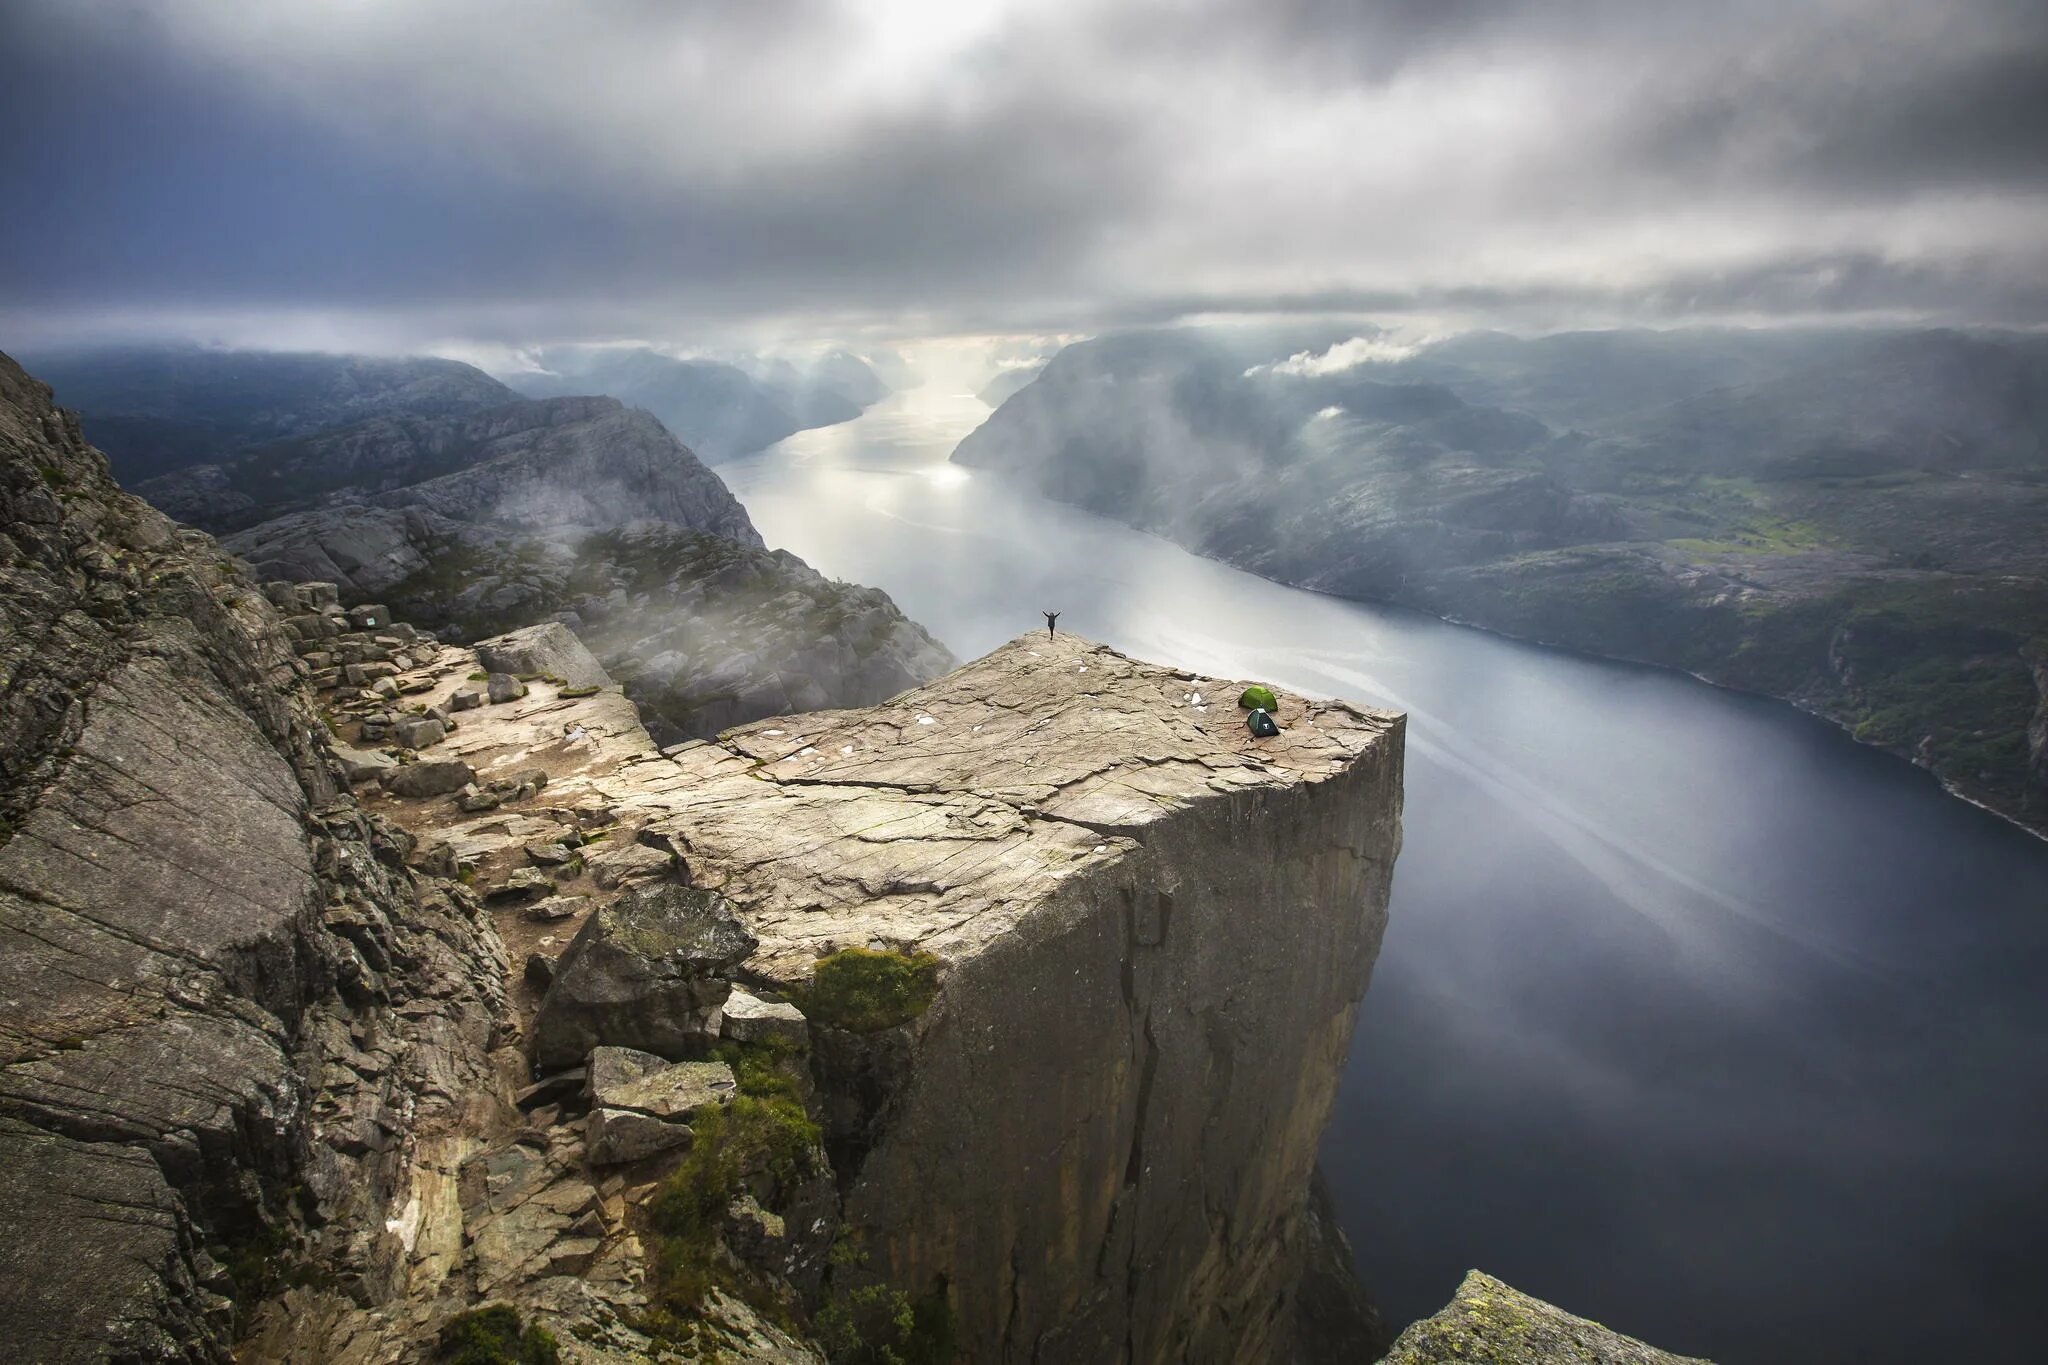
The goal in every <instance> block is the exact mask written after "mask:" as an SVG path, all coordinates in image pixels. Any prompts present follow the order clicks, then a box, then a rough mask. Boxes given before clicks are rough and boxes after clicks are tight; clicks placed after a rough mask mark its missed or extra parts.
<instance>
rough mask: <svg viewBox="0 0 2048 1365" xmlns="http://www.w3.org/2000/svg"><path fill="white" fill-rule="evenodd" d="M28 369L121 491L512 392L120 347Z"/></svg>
mask: <svg viewBox="0 0 2048 1365" xmlns="http://www.w3.org/2000/svg"><path fill="white" fill-rule="evenodd" d="M32 367H33V369H34V370H35V372H36V373H37V374H39V375H41V376H42V378H43V379H44V381H45V382H47V383H49V384H50V385H52V386H53V387H54V388H55V389H56V391H57V401H58V402H60V403H62V404H63V405H64V406H65V407H67V408H70V409H72V410H74V411H76V412H78V413H79V414H80V416H81V418H82V420H83V422H84V424H85V429H86V433H87V435H88V436H89V437H90V438H91V439H92V440H93V441H94V443H95V444H97V445H98V447H99V448H100V449H101V450H103V451H105V452H106V453H107V457H108V458H109V459H110V460H111V461H113V466H114V473H115V475H116V477H118V478H119V479H120V480H121V481H122V482H123V483H127V484H133V483H136V482H138V481H140V480H142V479H147V478H152V477H154V476H156V475H158V474H163V473H168V472H169V471H171V470H173V469H182V468H184V467H185V466H186V465H192V464H201V463H207V462H218V461H220V460H221V459H222V457H223V456H225V455H227V454H229V453H230V452H233V451H236V450H239V449H241V448H242V447H244V446H250V445H257V444H261V443H263V442H266V441H274V440H278V439H280V438H283V437H288V436H298V435H302V434H304V433H307V432H311V431H318V430H321V429H323V428H326V427H333V426H341V425H344V424H346V423H350V422H356V421H361V420H363V419H364V418H367V417H372V416H378V415H385V414H398V413H404V414H410V415H413V416H420V417H436V416H446V415H449V414H452V413H460V412H471V411H474V410H476V409H478V408H488V407H495V406H497V405H498V404H501V403H506V402H510V401H511V400H512V399H514V398H517V397H518V396H519V395H518V394H516V393H514V392H513V391H512V390H510V389H508V388H506V387H505V386H504V385H503V384H500V383H499V382H498V381H497V380H495V379H492V378H491V377H490V376H489V375H487V374H485V373H484V372H483V371H481V370H479V369H476V368H474V367H473V366H469V365H464V364H462V363H461V362H460V361H454V360H436V359H432V358H425V357H416V356H414V357H404V358H400V359H389V358H384V357H379V356H351V355H325V354H316V353H310V352H306V353H295V352H279V351H241V350H220V349H214V348H207V347H200V346H191V345H166V346H123V347H117V348H103V349H73V350H65V351H53V352H50V353H48V354H44V355H38V356H35V357H33V358H32Z"/></svg>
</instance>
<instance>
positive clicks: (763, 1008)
mask: <svg viewBox="0 0 2048 1365" xmlns="http://www.w3.org/2000/svg"><path fill="white" fill-rule="evenodd" d="M724 1013H725V1022H724V1024H723V1025H722V1028H723V1030H724V1033H725V1036H726V1037H728V1038H730V1039H732V1040H733V1041H734V1042H736V1043H767V1042H784V1043H790V1044H793V1045H795V1046H797V1047H802V1046H804V1045H805V1044H807V1043H809V1042H810V1039H811V1028H810V1025H809V1024H808V1023H807V1022H805V1020H804V1013H803V1011H802V1010H800V1009H798V1008H797V1007H796V1006H795V1005H792V1004H790V1003H789V1002H787V1001H784V1000H773V1001H771V1000H763V999H761V997H759V996H757V995H755V994H754V993H753V992H752V991H749V990H746V989H744V988H743V987H739V986H735V987H733V991H732V994H731V995H730V996H729V997H727V999H726V1002H725V1011H724Z"/></svg>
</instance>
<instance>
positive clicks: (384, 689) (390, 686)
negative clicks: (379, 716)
mask: <svg viewBox="0 0 2048 1365" xmlns="http://www.w3.org/2000/svg"><path fill="white" fill-rule="evenodd" d="M370 691H372V692H374V693H376V694H377V695H378V696H380V697H382V698H384V699H385V700H386V701H393V700H396V699H397V697H398V680H397V679H395V678H379V679H377V680H376V681H375V682H373V683H371V684H370Z"/></svg>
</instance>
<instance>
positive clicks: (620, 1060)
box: [584, 1047, 739, 1166]
mask: <svg viewBox="0 0 2048 1365" xmlns="http://www.w3.org/2000/svg"><path fill="white" fill-rule="evenodd" d="M584 1093H585V1095H586V1097H587V1098H588V1099H589V1101H590V1121H589V1123H588V1124H587V1125H586V1126H585V1128H584V1140H585V1142H586V1144H587V1145H588V1148H589V1155H590V1160H591V1161H592V1163H594V1164H596V1165H600V1166H603V1165H615V1164H619V1163H622V1162H627V1161H638V1160H640V1159H641V1158H642V1157H646V1156H652V1155H653V1154H654V1153H656V1152H660V1151H666V1150H668V1149H669V1148H672V1147H679V1146H681V1145H683V1144H684V1143H686V1142H688V1141H689V1140H690V1137H691V1130H690V1127H689V1120H690V1119H691V1117H692V1116H694V1115H695V1114H696V1113H698V1112H699V1111H700V1110H702V1109H704V1108H706V1107H708V1106H712V1105H724V1104H730V1103H731V1102H732V1098H733V1096H734V1095H736V1094H738V1093H739V1084H738V1082H737V1081H736V1080H735V1079H734V1077H733V1074H732V1068H731V1067H729V1066H727V1065H726V1064H725V1063H724V1062H673V1063H672V1062H670V1061H668V1060H667V1059H666V1058H663V1057H658V1056H656V1055H654V1054H653V1053H651V1052H641V1051H638V1050H636V1049H634V1048H625V1047H600V1048H593V1049H592V1050H591V1053H590V1068H589V1080H588V1081H587V1083H586V1085H585V1089H584Z"/></svg>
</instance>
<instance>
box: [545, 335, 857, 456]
mask: <svg viewBox="0 0 2048 1365" xmlns="http://www.w3.org/2000/svg"><path fill="white" fill-rule="evenodd" d="M531 358H532V360H533V362H534V364H535V365H536V366H538V368H537V369H531V370H523V371H520V372H518V373H514V374H508V375H506V376H505V378H506V380H507V382H509V383H510V384H512V385H513V387H515V388H517V389H518V390H519V391H520V392H521V393H524V394H527V395H528V396H530V397H547V396H552V395H558V394H587V393H602V394H609V395H611V396H613V397H615V398H619V399H621V400H623V401H625V402H627V403H630V404H631V405H633V406H634V407H638V408H645V409H647V410H648V411H649V412H651V413H653V414H654V415H655V416H656V417H658V418H660V419H661V422H662V424H663V425H664V426H666V427H667V428H668V429H669V430H670V431H672V432H674V433H675V435H676V437H677V438H678V439H679V440H681V441H683V442H684V443H685V444H686V445H688V446H689V447H690V448H691V449H692V450H695V451H697V452H699V453H700V454H702V455H703V456H704V457H705V458H706V459H709V460H714V461H716V460H722V459H727V458H730V457H732V456H735V455H744V454H747V453H749V452H751V451H756V450H760V449H762V448H764V447H766V446H771V445H773V444H775V443H776V442H777V441H780V440H782V439H783V438H784V437H786V436H789V435H791V434H793V433H795V432H798V431H802V430H805V429H807V428H810V427H817V426H830V425H832V424H834V423H837V422H844V421H848V420H851V419H852V418H854V417H857V416H859V415H860V412H861V409H862V408H864V407H866V406H867V405H868V404H869V403H872V402H874V401H875V400H876V399H877V398H879V397H881V396H882V394H883V393H885V392H887V388H886V386H884V385H883V384H882V382H881V381H880V379H878V378H877V377H876V376H875V374H874V372H873V371H872V370H870V369H869V368H868V367H867V366H866V365H865V364H863V363H862V362H861V361H860V360H859V359H857V358H856V357H854V356H852V355H850V354H848V353H846V352H843V351H842V352H833V353H830V354H828V355H827V356H824V357H821V358H820V359H819V360H818V361H816V362H814V363H812V364H809V365H803V366H800V365H797V364H795V363H793V362H791V361H787V360H782V361H771V360H763V359H760V358H758V357H751V356H749V357H739V359H740V360H742V361H743V362H744V367H743V366H742V365H741V364H732V363H727V362H726V361H723V360H712V359H681V358H678V357H675V356H671V355H666V354H663V353H662V352H659V351H654V350H648V349H645V348H639V347H630V348H622V347H608V346H565V347H550V348H547V349H545V350H541V351H538V352H535V353H533V355H532V357H531Z"/></svg>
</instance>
